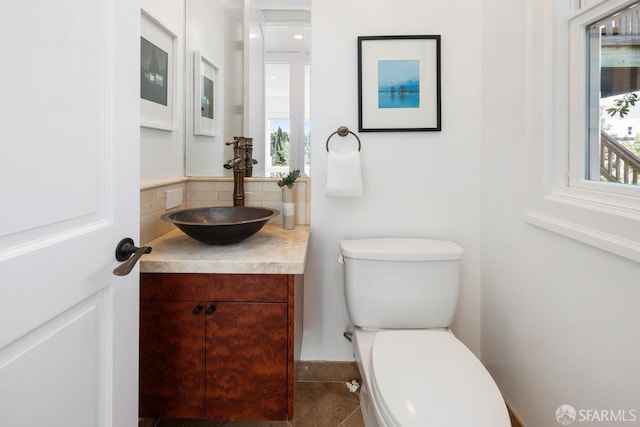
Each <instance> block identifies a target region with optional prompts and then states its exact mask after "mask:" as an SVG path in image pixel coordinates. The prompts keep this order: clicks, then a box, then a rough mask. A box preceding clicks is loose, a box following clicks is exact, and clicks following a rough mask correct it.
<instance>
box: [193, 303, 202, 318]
mask: <svg viewBox="0 0 640 427" xmlns="http://www.w3.org/2000/svg"><path fill="white" fill-rule="evenodd" d="M203 308H204V306H203V305H202V304H198V306H197V307H196V308H194V309H193V314H195V315H198V314H200V312H201V311H202V309H203Z"/></svg>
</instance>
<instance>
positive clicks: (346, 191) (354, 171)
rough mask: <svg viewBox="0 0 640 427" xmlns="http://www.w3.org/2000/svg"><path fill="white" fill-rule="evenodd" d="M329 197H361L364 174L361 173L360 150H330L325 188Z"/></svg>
mask: <svg viewBox="0 0 640 427" xmlns="http://www.w3.org/2000/svg"><path fill="white" fill-rule="evenodd" d="M324 194H325V196H328V197H361V196H362V176H361V173H360V152H359V151H351V152H348V153H336V152H333V151H330V152H329V157H328V159H327V185H326V187H325V190H324Z"/></svg>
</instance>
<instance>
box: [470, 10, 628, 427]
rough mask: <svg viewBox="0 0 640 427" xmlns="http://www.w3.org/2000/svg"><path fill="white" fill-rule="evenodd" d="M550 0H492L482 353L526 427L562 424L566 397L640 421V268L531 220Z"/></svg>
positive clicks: (540, 158) (540, 154)
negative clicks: (528, 89) (558, 414)
mask: <svg viewBox="0 0 640 427" xmlns="http://www.w3.org/2000/svg"><path fill="white" fill-rule="evenodd" d="M542 3H543V2H538V1H537V0H536V2H526V1H518V2H514V1H510V0H484V1H483V8H484V10H483V24H484V31H483V38H484V41H483V51H484V55H483V57H484V61H483V62H482V75H483V79H482V88H483V97H482V99H483V102H482V109H481V110H482V118H483V123H484V126H483V133H482V176H483V179H482V204H483V215H482V229H483V234H482V335H481V336H482V359H483V362H484V363H485V365H486V366H487V367H488V368H489V370H490V371H491V372H492V374H493V375H494V377H495V379H496V380H497V382H498V384H499V386H500V387H501V389H502V391H503V392H504V393H505V396H506V398H507V400H509V401H510V402H511V404H512V406H513V408H514V409H515V411H516V412H517V413H518V414H519V415H520V416H521V418H522V419H523V421H524V423H525V424H526V426H527V427H548V426H554V425H559V424H558V423H557V422H556V419H555V415H554V414H555V411H556V409H557V408H558V406H560V405H561V404H565V403H566V404H571V405H573V406H574V407H575V408H576V409H595V410H601V409H605V410H610V409H613V410H625V409H626V410H627V411H629V410H632V409H633V410H635V411H636V416H637V417H638V420H636V422H635V423H626V424H633V425H636V424H637V423H638V422H640V404H639V402H638V398H637V397H638V396H639V395H640V368H638V360H640V340H638V339H637V336H638V332H637V328H638V325H640V310H638V302H639V301H640V280H639V279H638V278H639V277H640V265H638V264H637V263H635V262H632V261H628V260H626V259H623V258H620V257H617V256H614V255H611V254H609V253H607V252H603V251H601V250H599V249H596V248H592V247H590V246H587V245H584V244H582V243H579V242H576V241H573V240H569V239H567V238H564V237H561V236H559V235H556V234H554V233H551V232H548V231H544V230H542V229H539V228H536V227H534V226H532V225H529V224H527V223H525V221H524V218H525V213H526V212H527V210H528V209H529V208H530V206H529V204H531V203H532V202H533V201H535V200H536V199H537V198H538V197H539V195H540V194H542V191H541V185H542V182H543V181H544V178H545V177H544V176H543V175H542V174H543V172H542V171H543V170H545V169H549V168H548V167H546V166H547V165H546V164H545V162H548V161H549V159H548V157H545V155H546V153H545V152H544V146H545V144H544V141H543V140H542V139H541V138H530V136H531V135H544V133H543V132H541V130H542V129H543V128H544V127H545V126H549V124H548V123H544V121H542V119H541V117H543V113H544V112H543V111H541V109H533V110H531V115H530V116H529V117H527V116H526V115H525V111H526V110H527V106H528V105H535V104H536V103H539V98H538V95H539V94H541V93H542V92H544V90H545V88H544V87H533V90H532V95H533V96H532V98H531V99H528V98H527V97H526V96H525V85H526V83H527V80H526V79H525V76H526V75H527V73H531V74H530V75H534V76H535V75H536V74H539V73H541V72H542V70H543V69H542V68H541V64H543V63H544V61H545V59H546V58H547V56H546V55H547V54H548V53H545V52H544V51H543V50H538V52H540V53H536V54H535V55H533V56H529V57H527V56H526V55H527V54H528V52H531V49H530V48H531V44H532V43H539V42H540V38H541V37H544V36H545V31H549V30H550V28H549V27H545V26H544V25H543V24H544V23H543V22H542V21H541V18H542V17H543V15H541V14H542V13H544V12H545V9H544V8H543V5H542ZM548 10H549V9H546V11H547V12H548ZM527 28H530V29H531V30H532V31H533V32H532V36H533V38H530V39H528V38H527V33H526V30H527ZM559 90H562V88H560V89H559ZM527 141H531V142H527ZM557 143H558V144H563V142H562V141H558V142H557ZM627 417H629V415H628V413H627ZM578 424H579V425H581V426H583V425H584V426H587V425H593V426H596V425H618V423H616V422H608V423H607V422H580V423H576V425H578ZM622 424H625V423H622Z"/></svg>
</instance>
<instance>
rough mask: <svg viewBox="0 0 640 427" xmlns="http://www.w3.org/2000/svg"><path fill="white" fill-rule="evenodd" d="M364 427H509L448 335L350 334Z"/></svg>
mask: <svg viewBox="0 0 640 427" xmlns="http://www.w3.org/2000/svg"><path fill="white" fill-rule="evenodd" d="M352 339H353V346H354V355H355V357H356V361H357V363H358V368H359V370H360V373H361V375H362V380H363V384H362V388H361V390H360V405H361V409H362V415H363V418H364V420H365V426H367V427H430V426H434V427H435V426H456V427H457V426H460V427H462V426H474V427H509V426H510V425H511V422H510V420H509V415H508V412H507V409H506V406H505V403H504V400H503V399H502V396H501V394H500V392H499V390H498V387H497V386H496V384H495V382H494V381H493V379H492V378H491V375H490V374H489V372H488V371H487V370H486V369H485V368H484V366H483V365H482V364H481V363H480V361H479V360H478V359H477V358H476V357H475V356H474V355H473V353H472V352H471V351H470V350H469V349H468V348H467V347H466V346H465V345H464V344H463V343H462V342H460V341H459V340H458V339H457V338H456V337H455V336H454V335H453V334H452V333H451V331H449V330H402V331H380V332H376V331H368V330H362V329H360V328H357V329H356V330H355V331H354V333H353V338H352Z"/></svg>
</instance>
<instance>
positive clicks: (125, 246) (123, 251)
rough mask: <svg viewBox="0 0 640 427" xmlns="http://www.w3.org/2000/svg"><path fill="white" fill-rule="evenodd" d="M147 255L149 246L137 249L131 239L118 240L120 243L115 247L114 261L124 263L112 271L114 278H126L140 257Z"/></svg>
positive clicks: (149, 251)
mask: <svg viewBox="0 0 640 427" xmlns="http://www.w3.org/2000/svg"><path fill="white" fill-rule="evenodd" d="M149 253H151V246H142V247H140V248H139V247H137V246H135V245H134V244H133V239H131V238H129V237H125V238H124V239H122V240H120V243H118V246H116V259H117V260H118V261H126V262H123V263H122V264H120V265H119V266H118V267H116V268H115V269H114V270H113V274H115V275H116V276H126V275H127V274H129V273H130V272H131V270H133V267H134V266H135V265H136V262H138V260H139V259H140V257H141V256H142V255H144V254H149Z"/></svg>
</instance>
